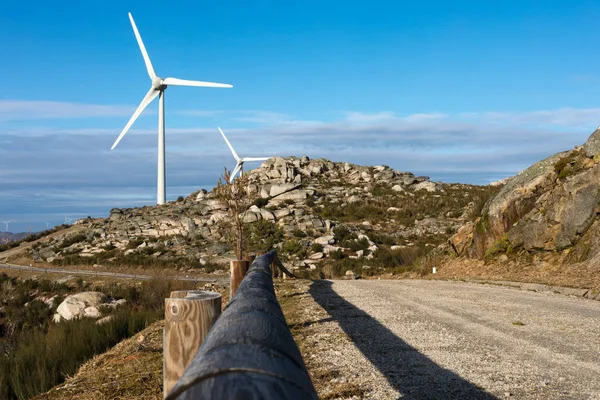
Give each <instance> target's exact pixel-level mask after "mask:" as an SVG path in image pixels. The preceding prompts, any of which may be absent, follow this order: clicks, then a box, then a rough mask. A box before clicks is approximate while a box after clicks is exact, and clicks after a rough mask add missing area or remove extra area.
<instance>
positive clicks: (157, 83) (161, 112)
mask: <svg viewBox="0 0 600 400" xmlns="http://www.w3.org/2000/svg"><path fill="white" fill-rule="evenodd" d="M129 20H130V21H131V26H132V27H133V33H134V34H135V37H136V39H137V42H138V45H139V46H140V50H141V51H142V56H143V57H144V63H145V64H146V69H147V70H148V75H149V76H150V79H151V80H152V85H151V86H150V90H149V91H148V93H146V96H145V97H144V98H143V99H142V102H141V103H140V105H139V106H138V108H137V109H136V110H135V112H134V113H133V115H132V116H131V118H130V119H129V122H127V125H125V128H123V131H122V132H121V134H120V135H119V137H118V138H117V140H116V141H115V143H114V144H113V145H112V147H111V148H110V149H111V150H113V149H114V148H115V147H117V145H118V144H119V142H120V141H121V139H122V138H123V136H125V134H126V133H127V131H128V130H129V128H130V127H131V125H132V124H133V123H134V122H135V120H136V119H137V118H138V117H139V116H140V114H141V113H142V111H144V109H145V108H146V107H147V106H148V104H150V103H151V102H152V100H154V99H155V98H156V96H158V100H159V102H158V183H157V197H158V199H157V204H164V203H165V198H166V195H165V186H166V184H165V90H166V89H167V87H168V86H169V85H174V86H201V87H216V88H231V87H233V86H232V85H228V84H224V83H212V82H201V81H188V80H183V79H177V78H165V79H162V78H161V77H159V76H158V75H156V72H154V68H153V67H152V63H151V62H150V57H148V53H147V52H146V47H145V46H144V42H142V37H141V36H140V33H139V32H138V29H137V27H136V25H135V22H134V21H133V17H132V16H131V13H129Z"/></svg>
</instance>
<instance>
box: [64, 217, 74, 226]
mask: <svg viewBox="0 0 600 400" xmlns="http://www.w3.org/2000/svg"><path fill="white" fill-rule="evenodd" d="M72 223H73V220H72V219H71V218H69V217H65V224H67V225H71V224H72Z"/></svg>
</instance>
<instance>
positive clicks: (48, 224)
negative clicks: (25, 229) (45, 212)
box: [46, 222, 50, 230]
mask: <svg viewBox="0 0 600 400" xmlns="http://www.w3.org/2000/svg"><path fill="white" fill-rule="evenodd" d="M49 227H50V222H46V230H48V228H49Z"/></svg>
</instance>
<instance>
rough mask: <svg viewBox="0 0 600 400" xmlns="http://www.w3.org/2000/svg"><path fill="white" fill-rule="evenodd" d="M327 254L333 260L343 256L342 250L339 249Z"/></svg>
mask: <svg viewBox="0 0 600 400" xmlns="http://www.w3.org/2000/svg"><path fill="white" fill-rule="evenodd" d="M329 255H330V256H331V258H332V259H334V260H341V259H342V258H344V252H343V251H342V250H341V249H337V250H335V251H332V252H331V253H329Z"/></svg>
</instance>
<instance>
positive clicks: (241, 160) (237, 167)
mask: <svg viewBox="0 0 600 400" xmlns="http://www.w3.org/2000/svg"><path fill="white" fill-rule="evenodd" d="M219 132H221V136H223V139H225V143H227V146H228V147H229V150H231V154H232V155H233V158H234V159H235V161H236V164H235V168H234V169H233V171H232V172H231V175H230V176H229V183H232V182H233V178H235V176H236V175H237V173H238V172H239V173H240V175H242V170H243V168H244V162H246V161H266V160H268V159H269V158H271V157H240V156H238V155H237V153H236V152H235V150H234V149H233V146H232V145H231V143H229V140H228V139H227V136H225V134H224V133H223V131H222V130H221V128H219Z"/></svg>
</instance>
